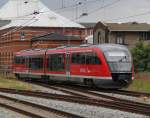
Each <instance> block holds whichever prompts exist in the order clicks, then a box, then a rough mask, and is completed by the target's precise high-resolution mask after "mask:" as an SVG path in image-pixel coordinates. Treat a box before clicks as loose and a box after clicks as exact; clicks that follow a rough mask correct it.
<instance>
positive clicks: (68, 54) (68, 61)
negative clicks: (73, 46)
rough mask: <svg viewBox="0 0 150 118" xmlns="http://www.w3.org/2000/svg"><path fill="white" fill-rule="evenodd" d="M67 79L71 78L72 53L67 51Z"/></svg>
mask: <svg viewBox="0 0 150 118" xmlns="http://www.w3.org/2000/svg"><path fill="white" fill-rule="evenodd" d="M66 79H67V80H70V53H69V52H67V53H66Z"/></svg>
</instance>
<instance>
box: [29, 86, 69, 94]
mask: <svg viewBox="0 0 150 118" xmlns="http://www.w3.org/2000/svg"><path fill="white" fill-rule="evenodd" d="M32 91H39V92H47V93H52V94H59V95H69V94H66V93H64V92H61V91H57V90H54V89H50V88H46V87H43V86H39V85H35V84H32Z"/></svg>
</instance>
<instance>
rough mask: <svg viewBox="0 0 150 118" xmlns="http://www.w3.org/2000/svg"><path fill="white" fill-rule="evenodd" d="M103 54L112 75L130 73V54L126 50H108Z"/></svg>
mask: <svg viewBox="0 0 150 118" xmlns="http://www.w3.org/2000/svg"><path fill="white" fill-rule="evenodd" d="M104 54H105V57H106V59H107V62H108V64H109V67H110V69H111V71H112V72H113V73H118V72H131V71H132V59H131V54H130V53H129V52H128V51H127V50H109V51H105V52H104Z"/></svg>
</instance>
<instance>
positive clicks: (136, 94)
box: [102, 90, 150, 97]
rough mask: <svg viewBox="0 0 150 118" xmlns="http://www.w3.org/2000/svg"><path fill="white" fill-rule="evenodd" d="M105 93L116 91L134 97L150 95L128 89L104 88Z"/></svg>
mask: <svg viewBox="0 0 150 118" xmlns="http://www.w3.org/2000/svg"><path fill="white" fill-rule="evenodd" d="M102 92H105V93H115V94H120V95H127V96H133V97H150V93H144V92H136V91H127V90H103V91H102Z"/></svg>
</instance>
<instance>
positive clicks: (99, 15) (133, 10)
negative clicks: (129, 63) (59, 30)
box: [0, 0, 150, 23]
mask: <svg viewBox="0 0 150 118" xmlns="http://www.w3.org/2000/svg"><path fill="white" fill-rule="evenodd" d="M7 1H8V0H0V6H2V5H3V4H5V3H6V2H7ZM41 1H42V2H43V3H45V4H46V5H47V6H48V7H49V8H50V9H51V10H54V11H56V12H57V13H59V14H61V15H63V16H66V17H67V18H69V19H72V20H76V18H78V19H77V20H76V21H78V22H98V21H100V20H101V21H106V22H131V21H137V22H148V23H150V0H41ZM62 1H63V4H62ZM80 2H81V4H80V5H77V4H79V3H80ZM68 6H72V7H68ZM62 7H67V8H62ZM83 13H88V16H85V17H80V16H81V14H83ZM128 16H130V17H128ZM79 17H80V18H79Z"/></svg>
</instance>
